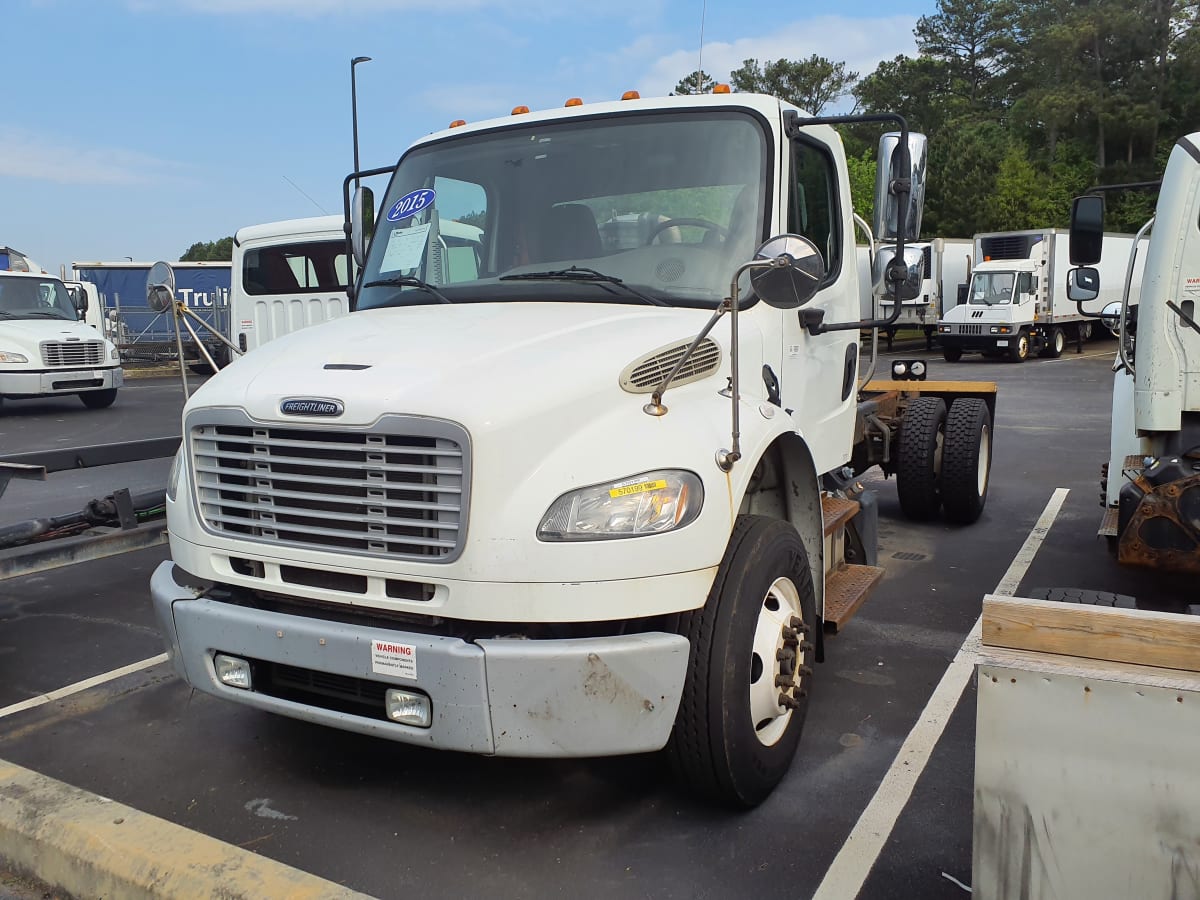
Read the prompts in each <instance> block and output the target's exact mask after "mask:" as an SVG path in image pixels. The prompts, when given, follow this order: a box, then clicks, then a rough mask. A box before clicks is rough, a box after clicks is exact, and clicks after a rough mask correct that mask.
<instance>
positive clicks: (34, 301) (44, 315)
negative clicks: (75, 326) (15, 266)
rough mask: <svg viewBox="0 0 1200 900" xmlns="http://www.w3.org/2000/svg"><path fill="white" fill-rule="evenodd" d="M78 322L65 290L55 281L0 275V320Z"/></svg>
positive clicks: (76, 314)
mask: <svg viewBox="0 0 1200 900" xmlns="http://www.w3.org/2000/svg"><path fill="white" fill-rule="evenodd" d="M78 318H79V315H78V313H76V312H75V307H74V306H73V305H72V304H71V296H70V294H68V293H67V289H66V286H64V285H63V283H62V282H61V281H59V280H58V279H57V278H50V277H46V278H17V277H13V276H11V275H9V276H4V275H0V319H6V320H7V319H70V320H71V321H74V320H76V319H78Z"/></svg>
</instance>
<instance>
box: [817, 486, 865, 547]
mask: <svg viewBox="0 0 1200 900" xmlns="http://www.w3.org/2000/svg"><path fill="white" fill-rule="evenodd" d="M858 506H859V504H858V501H857V500H845V499H843V498H841V497H828V496H825V497H822V498H821V516H822V517H823V518H824V520H825V537H829V536H830V535H831V534H833V533H834V532H835V531H837V530H838V529H839V528H841V527H842V526H843V525H845V524H846V523H847V522H849V521H850V520H851V519H853V518H854V515H855V513H857V512H858Z"/></svg>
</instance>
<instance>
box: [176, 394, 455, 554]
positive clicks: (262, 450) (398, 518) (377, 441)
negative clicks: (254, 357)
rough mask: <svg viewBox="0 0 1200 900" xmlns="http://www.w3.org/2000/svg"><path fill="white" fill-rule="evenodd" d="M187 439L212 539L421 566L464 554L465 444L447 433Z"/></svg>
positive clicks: (201, 433)
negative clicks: (420, 563) (415, 561)
mask: <svg viewBox="0 0 1200 900" xmlns="http://www.w3.org/2000/svg"><path fill="white" fill-rule="evenodd" d="M209 412H214V411H209ZM215 412H217V413H225V416H224V418H227V419H231V420H233V419H236V418H243V419H244V416H243V415H242V414H239V413H235V412H232V411H215ZM189 434H190V435H191V458H192V472H193V478H194V479H195V484H196V497H197V502H198V504H199V511H200V517H201V519H202V521H203V523H204V526H205V528H207V529H208V530H209V531H210V532H213V533H215V534H223V535H226V536H228V537H238V538H245V539H250V540H253V541H261V542H265V543H271V544H285V545H289V546H298V547H307V548H313V549H320V550H332V551H336V552H339V553H351V554H360V555H364V556H377V557H380V556H382V557H388V558H405V559H420V560H424V561H427V562H440V561H448V560H450V559H453V558H455V557H456V556H457V555H458V553H459V552H460V551H461V549H462V541H463V537H464V532H465V530H466V521H467V517H466V510H467V485H468V484H469V477H468V476H469V473H468V466H469V457H468V454H467V447H468V441H467V436H466V433H465V432H464V431H463V430H462V429H461V428H459V427H458V426H456V425H453V424H451V423H449V422H437V421H432V420H428V419H407V418H404V417H399V416H396V417H386V418H385V419H383V420H381V424H380V425H377V426H376V427H374V428H371V429H348V428H340V429H339V428H331V427H307V426H293V425H265V424H259V423H253V422H251V421H250V420H249V419H244V424H243V423H241V422H234V421H229V422H207V423H199V422H192V421H189Z"/></svg>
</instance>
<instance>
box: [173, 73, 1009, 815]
mask: <svg viewBox="0 0 1200 900" xmlns="http://www.w3.org/2000/svg"><path fill="white" fill-rule="evenodd" d="M898 121H902V120H898ZM885 138H889V140H890V142H889V143H885V144H883V145H882V146H883V147H884V153H885V158H886V159H888V161H889V162H890V163H892V164H891V165H889V166H886V167H883V168H884V170H885V171H886V172H893V171H894V172H895V173H896V174H895V175H894V176H891V177H890V178H889V177H882V182H883V184H882V188H878V189H877V194H878V196H879V201H878V205H879V208H880V215H881V218H882V220H883V221H884V222H885V223H887V222H893V223H896V224H895V225H894V227H895V229H896V231H897V233H896V234H895V235H894V236H892V239H893V240H894V241H895V242H896V243H897V244H900V245H903V242H904V241H905V240H907V239H909V238H910V237H911V236H912V235H911V234H910V230H911V231H913V232H915V230H916V229H918V228H919V216H916V215H915V214H914V211H913V210H912V209H911V208H910V207H911V206H912V205H913V203H914V200H913V198H912V197H911V196H910V194H909V185H910V184H912V183H913V181H914V179H913V178H912V176H913V170H914V169H917V166H918V163H917V162H914V160H918V161H919V163H920V171H918V173H917V174H919V175H921V174H923V153H922V152H920V151H922V150H923V148H924V143H923V138H920V136H911V137H910V136H908V135H907V133H906V132H901V133H900V135H892V136H885ZM901 173H902V174H901ZM372 174H379V173H378V172H372V171H368V172H362V173H355V175H354V176H353V179H355V180H357V178H358V176H360V175H361V176H363V177H367V176H370V175H372ZM893 181H895V184H893V183H892V182H893ZM916 181H918V182H920V181H922V179H921V178H917V179H916ZM350 184H351V178H348V179H347V181H346V188H347V197H346V209H347V213H348V218H349V220H350V222H349V224H350V232H351V234H352V235H353V236H354V237H353V240H352V242H351V243H352V247H353V250H354V253H355V255H356V262H358V263H359V264H360V265H361V266H362V272H361V275H360V277H359V278H358V280H357V282H356V285H355V291H354V295H353V302H354V310H353V312H352V313H351V314H349V315H346V316H343V317H341V318H339V319H337V320H335V321H331V322H326V323H324V324H321V325H316V326H313V327H309V328H304V329H301V330H299V331H297V332H294V333H292V334H289V335H285V336H283V337H280V338H278V339H276V340H273V341H271V342H270V343H268V344H266V345H265V346H262V347H260V348H259V349H257V350H255V351H254V352H252V353H249V354H247V355H246V356H245V357H244V358H242V359H241V360H239V361H238V363H237V364H236V365H233V366H231V367H229V368H228V369H226V370H223V371H222V372H220V373H218V374H217V375H216V376H215V377H213V378H212V379H210V380H209V381H208V382H207V383H206V384H205V385H204V386H203V387H202V388H201V389H200V390H198V391H197V392H196V393H195V395H194V396H193V397H192V398H191V400H190V401H189V402H188V404H187V406H186V407H185V409H184V414H183V433H184V440H183V446H182V447H181V450H180V454H179V456H178V457H177V459H176V463H175V466H174V467H173V469H172V473H171V476H170V482H169V491H168V497H167V510H168V512H167V515H168V523H169V529H170V536H171V553H172V558H173V562H171V563H164V565H163V566H161V567H160V568H159V569H158V570H156V572H155V574H154V576H153V579H152V582H151V593H152V595H153V598H154V606H155V612H156V615H157V617H158V621H159V625H160V627H161V629H162V632H163V635H164V638H165V642H166V645H167V648H168V652H169V653H170V655H171V658H172V660H173V663H174V665H175V668H176V671H177V672H178V673H179V675H180V676H181V677H183V678H184V679H185V680H187V681H188V682H189V683H190V684H192V685H194V686H195V687H196V688H197V689H199V690H202V691H206V692H209V693H212V694H214V695H217V696H221V697H224V698H226V699H229V700H233V701H236V702H241V703H244V704H247V705H250V706H254V707H257V708H259V709H263V710H268V711H272V712H276V713H281V714H284V715H291V716H296V717H299V718H303V719H306V720H309V721H314V722H322V723H325V724H328V725H332V726H335V727H339V728H346V729H350V730H355V731H359V732H362V733H367V734H372V735H377V736H380V737H386V738H388V739H391V740H395V741H400V742H407V743H415V744H419V745H425V746H433V747H441V748H446V749H454V750H460V751H467V752H474V753H485V754H496V755H508V756H535V757H553V756H602V755H610V754H619V753H639V752H649V751H657V750H661V749H665V751H666V752H667V754H668V755H669V756H670V758H671V759H672V760H673V764H674V766H675V768H676V771H677V772H678V773H679V774H680V777H681V780H682V781H683V783H684V784H685V785H686V786H687V787H688V788H690V789H692V790H694V791H695V792H697V793H699V794H702V795H704V796H706V797H710V798H713V799H716V800H718V801H719V802H723V803H728V804H731V805H734V806H749V805H754V804H756V803H758V802H760V801H761V800H762V799H764V798H765V797H766V796H767V795H768V794H769V793H770V791H771V790H772V789H773V787H774V786H775V784H777V783H778V781H779V780H780V779H781V778H782V777H783V774H784V773H785V772H786V770H787V767H788V765H789V764H790V760H791V758H792V755H793V754H794V752H795V749H796V746H797V745H798V742H799V739H800V734H801V730H802V728H803V724H804V718H805V715H806V712H807V707H808V693H809V685H810V683H811V679H812V677H813V671H814V670H813V666H814V664H815V663H816V661H817V659H818V658H819V657H820V655H821V654H822V652H823V648H824V640H825V638H824V635H825V631H826V629H828V630H829V631H830V632H831V633H832V632H834V631H837V630H839V629H840V628H841V627H843V626H844V624H845V623H846V622H847V621H848V620H849V619H850V617H851V616H853V614H854V612H855V611H856V610H857V609H858V607H859V605H860V604H861V603H862V602H863V601H864V600H865V599H866V597H867V596H868V595H869V593H870V591H871V589H872V588H873V587H874V586H875V585H876V584H877V583H878V581H879V579H880V578H881V577H882V574H883V570H882V569H881V568H880V567H879V566H877V565H875V562H876V556H877V553H876V547H875V534H876V524H875V523H876V517H877V507H876V505H875V502H874V495H873V494H872V493H871V492H869V491H867V490H866V489H865V488H864V487H863V485H862V484H861V483H860V482H858V481H857V480H856V478H855V472H856V467H860V466H869V465H871V464H873V463H874V462H875V461H879V460H882V461H884V464H885V465H889V466H892V465H894V463H895V461H896V459H897V457H898V456H899V455H900V454H899V452H898V449H897V447H898V444H897V441H898V440H899V435H900V433H901V432H903V434H904V435H905V440H906V441H907V442H908V445H910V446H911V448H912V454H913V456H912V460H911V462H910V463H909V464H908V466H907V468H906V469H903V470H902V471H907V472H908V475H907V476H906V477H909V478H911V485H912V488H911V491H910V494H911V495H912V496H913V497H916V498H918V499H920V500H921V501H922V504H921V505H920V509H921V511H922V513H923V514H924V515H926V516H928V515H936V514H938V512H939V510H940V509H941V507H942V502H943V498H945V503H946V511H947V516H948V517H949V516H951V515H952V514H953V515H955V516H964V518H961V519H959V521H973V520H974V518H976V517H978V515H979V514H980V510H981V508H982V502H983V499H984V497H985V496H986V485H987V475H988V465H989V463H990V440H989V432H990V423H991V419H990V409H991V408H990V406H989V404H988V403H987V402H985V400H983V399H981V398H979V397H970V398H968V397H961V398H957V399H956V398H955V397H954V396H952V395H951V394H952V389H951V388H948V387H946V386H945V385H943V386H942V387H941V388H940V390H941V391H942V395H939V396H928V397H921V398H920V401H915V400H914V401H911V402H913V403H915V404H916V405H917V406H918V407H919V409H920V411H921V415H920V416H919V417H918V420H917V421H915V422H914V423H912V424H911V425H910V424H908V423H907V422H905V423H904V424H901V422H902V421H903V410H904V409H905V408H906V407H905V404H907V403H909V402H910V398H911V397H915V396H916V395H918V394H919V393H920V387H919V386H918V385H917V384H916V383H915V382H909V383H908V384H909V386H910V388H905V389H900V388H897V387H895V386H893V385H885V386H883V387H882V388H879V389H877V390H874V391H869V390H867V389H865V388H864V385H863V384H862V383H861V381H862V380H863V378H862V377H861V374H862V373H861V372H860V357H859V330H860V328H861V327H863V326H864V325H866V326H870V325H871V324H872V323H871V322H863V321H860V319H859V303H860V284H859V277H860V276H859V272H860V267H859V265H858V263H857V251H856V244H855V224H854V215H853V211H852V205H851V198H850V191H849V178H848V173H847V167H846V160H845V154H844V151H843V148H842V144H841V139H840V138H839V136H838V133H837V131H836V130H835V129H834V128H833V127H831V125H830V124H828V123H826V122H817V121H813V120H811V119H809V117H807V116H806V115H805V114H804V113H803V112H802V111H800V110H797V109H796V108H794V107H792V106H790V105H789V104H787V103H783V102H781V101H779V100H778V99H775V98H771V97H766V96H759V95H747V94H738V95H730V94H723V95H722V94H713V95H709V96H686V97H669V98H655V99H644V100H643V99H640V98H636V97H631V98H630V99H625V100H621V101H615V102H603V103H594V104H580V103H578V102H574V101H573V102H570V103H569V104H568V105H566V106H565V107H564V108H562V109H557V110H546V111H542V112H529V111H528V110H526V109H524V108H523V107H518V108H517V109H516V110H515V112H514V114H513V115H512V116H511V117H505V118H502V119H493V120H488V121H484V122H480V123H477V124H473V125H468V124H465V123H462V122H456V123H454V125H453V126H452V127H450V128H448V129H447V130H445V131H442V132H438V133H435V134H433V135H430V136H428V137H425V138H422V139H420V140H418V141H417V142H416V143H415V144H413V145H412V146H411V147H410V148H409V149H408V150H407V151H406V152H405V153H404V154H403V155H402V156H401V158H400V161H399V163H398V164H397V166H396V167H395V169H394V171H391V183H390V185H389V186H388V188H387V192H386V195H385V196H384V198H383V201H382V203H381V204H378V206H377V205H376V203H375V202H374V200H373V197H371V196H370V194H369V192H368V191H367V190H366V189H362V190H361V191H358V192H356V193H355V195H354V198H353V200H352V199H351V198H350V196H349V194H348V191H349V186H350ZM915 203H916V206H917V208H919V201H915ZM889 214H890V215H889ZM368 238H369V240H368ZM918 255H919V254H918ZM897 256H898V257H899V259H904V258H905V256H904V254H903V253H899V254H897ZM908 274H909V273H908V271H907V270H906V269H905V267H904V264H903V263H899V262H897V263H896V264H895V267H893V269H890V270H889V273H888V277H889V278H890V279H891V280H892V281H899V280H903V279H904V278H905V277H906V276H907V275H908ZM151 289H152V290H153V291H155V292H161V291H163V290H165V289H166V285H154V286H152V288H151ZM865 368H866V367H865V366H864V367H863V369H865ZM868 387H869V386H868ZM868 394H869V396H867V395H868ZM864 403H866V404H867V405H868V408H867V409H866V411H864V408H863V404H864ZM954 423H957V424H954ZM952 425H953V427H952ZM951 435H953V437H951ZM963 435H966V437H965V438H964V437H962V436H963ZM958 441H961V442H962V443H961V444H959V443H956V442H958ZM943 445H945V446H946V447H953V449H952V450H948V451H947V452H945V453H940V452H938V453H935V452H934V450H935V448H941V447H942V446H943ZM859 447H861V448H863V449H862V452H861V453H860V452H858V451H857V450H856V448H859ZM889 471H895V469H894V468H892V469H889ZM952 511H953V513H952ZM725 710H728V711H729V712H728V714H726V713H725V712H723V711H725Z"/></svg>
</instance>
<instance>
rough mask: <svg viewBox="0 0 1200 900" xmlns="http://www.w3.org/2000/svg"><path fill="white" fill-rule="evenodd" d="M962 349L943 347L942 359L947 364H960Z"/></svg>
mask: <svg viewBox="0 0 1200 900" xmlns="http://www.w3.org/2000/svg"><path fill="white" fill-rule="evenodd" d="M962 354H963V352H962V347H943V348H942V359H944V360H945V361H946V362H958V361H959V360H960V359H962Z"/></svg>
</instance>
